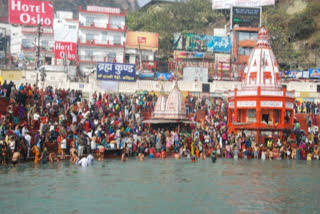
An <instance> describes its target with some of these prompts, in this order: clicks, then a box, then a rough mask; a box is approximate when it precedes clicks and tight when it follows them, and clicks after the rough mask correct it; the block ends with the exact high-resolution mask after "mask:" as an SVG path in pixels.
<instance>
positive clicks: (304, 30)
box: [127, 0, 320, 70]
mask: <svg viewBox="0 0 320 214" xmlns="http://www.w3.org/2000/svg"><path fill="white" fill-rule="evenodd" d="M211 2H212V1H211V0H190V1H189V2H187V3H173V4H159V5H153V6H152V7H149V8H145V9H144V10H140V11H136V12H132V13H129V14H128V17H127V19H128V21H127V23H128V27H129V29H130V30H142V31H151V32H159V35H160V50H159V54H160V55H162V56H163V55H165V56H168V55H170V54H171V53H172V37H173V33H174V32H190V33H198V34H212V32H213V28H214V27H224V25H225V24H226V17H227V16H229V12H228V11H227V10H226V11H213V10H212V9H211ZM319 12H320V1H319V0H279V1H277V4H276V5H275V6H274V7H264V8H263V19H262V23H263V25H265V26H266V27H267V28H268V29H269V31H270V40H271V41H270V42H271V46H272V48H273V49H274V52H275V55H276V57H277V59H278V61H279V64H280V66H281V68H282V69H283V70H284V69H307V68H309V67H316V66H318V65H320V59H318V58H319V56H320V54H318V52H319V50H320V13H319Z"/></svg>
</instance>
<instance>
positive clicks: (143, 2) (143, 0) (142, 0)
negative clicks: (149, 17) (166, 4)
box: [137, 0, 176, 7]
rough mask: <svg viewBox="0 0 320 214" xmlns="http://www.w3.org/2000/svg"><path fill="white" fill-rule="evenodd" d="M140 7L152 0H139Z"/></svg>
mask: <svg viewBox="0 0 320 214" xmlns="http://www.w3.org/2000/svg"><path fill="white" fill-rule="evenodd" d="M137 1H138V4H139V7H143V6H144V5H145V4H147V3H148V2H150V1H151V0H137ZM169 1H173V2H174V1H176V0H169Z"/></svg>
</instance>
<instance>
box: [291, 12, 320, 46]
mask: <svg viewBox="0 0 320 214" xmlns="http://www.w3.org/2000/svg"><path fill="white" fill-rule="evenodd" d="M311 13H312V11H310V10H305V11H304V12H303V13H300V14H298V15H296V16H295V17H293V18H292V19H291V20H290V21H289V25H288V27H289V29H288V30H289V35H290V38H292V40H293V41H297V40H302V39H307V38H309V37H310V36H311V35H312V34H313V33H314V32H315V29H316V23H315V21H314V17H313V16H311Z"/></svg>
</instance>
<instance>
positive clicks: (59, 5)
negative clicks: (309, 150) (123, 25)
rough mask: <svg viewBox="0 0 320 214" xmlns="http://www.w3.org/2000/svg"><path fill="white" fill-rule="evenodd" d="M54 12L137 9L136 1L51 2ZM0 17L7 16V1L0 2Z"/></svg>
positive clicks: (55, 0) (70, 0) (91, 0)
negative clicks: (116, 8)
mask: <svg viewBox="0 0 320 214" xmlns="http://www.w3.org/2000/svg"><path fill="white" fill-rule="evenodd" d="M51 1H52V2H53V4H54V8H55V10H66V11H73V12H74V15H75V16H77V15H78V14H77V13H78V7H79V6H81V7H82V8H85V7H86V5H97V6H107V7H118V8H121V9H126V10H128V11H133V10H136V9H138V3H137V0H51ZM0 14H1V15H0V16H7V15H8V0H0Z"/></svg>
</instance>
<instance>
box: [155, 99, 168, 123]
mask: <svg viewBox="0 0 320 214" xmlns="http://www.w3.org/2000/svg"><path fill="white" fill-rule="evenodd" d="M166 102H167V97H166V96H165V95H164V94H161V95H160V96H159V97H158V99H157V102H156V104H155V106H154V112H153V117H154V118H162V117H163V115H165V113H164V112H165V110H166Z"/></svg>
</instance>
